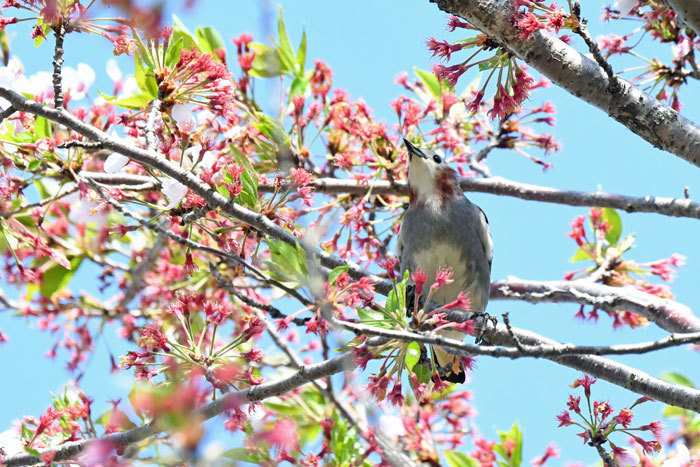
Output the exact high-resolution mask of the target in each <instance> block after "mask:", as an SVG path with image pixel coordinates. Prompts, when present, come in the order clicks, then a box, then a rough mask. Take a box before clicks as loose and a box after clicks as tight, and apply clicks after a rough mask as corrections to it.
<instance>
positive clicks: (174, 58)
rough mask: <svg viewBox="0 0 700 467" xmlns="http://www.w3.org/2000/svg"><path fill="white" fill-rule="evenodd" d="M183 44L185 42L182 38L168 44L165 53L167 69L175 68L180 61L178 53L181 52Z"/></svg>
mask: <svg viewBox="0 0 700 467" xmlns="http://www.w3.org/2000/svg"><path fill="white" fill-rule="evenodd" d="M184 44H185V40H184V39H183V38H182V36H180V37H178V38H177V39H175V40H171V41H170V42H169V43H168V48H167V49H166V51H165V66H166V67H167V68H169V69H171V70H172V69H173V68H175V65H177V62H179V61H180V52H181V51H182V49H183V47H184Z"/></svg>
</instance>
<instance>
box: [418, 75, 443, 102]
mask: <svg viewBox="0 0 700 467" xmlns="http://www.w3.org/2000/svg"><path fill="white" fill-rule="evenodd" d="M413 72H414V73H415V74H416V76H418V79H419V80H420V81H421V83H423V84H424V85H425V87H426V88H428V91H430V94H432V95H433V97H435V98H438V99H439V98H440V81H438V78H437V76H435V73H431V72H430V71H425V70H421V69H419V68H415V67H414V68H413Z"/></svg>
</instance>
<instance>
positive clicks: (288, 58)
mask: <svg viewBox="0 0 700 467" xmlns="http://www.w3.org/2000/svg"><path fill="white" fill-rule="evenodd" d="M277 11H278V12H279V18H278V19H277V34H279V38H280V45H279V48H278V50H279V52H280V59H281V60H282V61H283V62H285V63H286V64H287V66H288V68H289V69H290V71H292V70H296V69H297V62H296V57H295V56H294V50H293V49H292V43H291V41H290V40H289V35H288V34H287V28H286V27H285V26H284V17H283V16H282V5H279V7H278V8H277Z"/></svg>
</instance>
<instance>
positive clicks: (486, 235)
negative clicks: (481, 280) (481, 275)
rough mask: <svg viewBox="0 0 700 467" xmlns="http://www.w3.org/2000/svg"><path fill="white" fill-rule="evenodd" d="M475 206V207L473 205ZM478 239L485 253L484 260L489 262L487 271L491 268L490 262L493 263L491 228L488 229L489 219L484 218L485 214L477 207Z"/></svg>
mask: <svg viewBox="0 0 700 467" xmlns="http://www.w3.org/2000/svg"><path fill="white" fill-rule="evenodd" d="M474 206H476V205H474ZM476 207H477V208H479V220H480V224H481V225H480V226H479V227H480V228H479V237H480V240H481V245H482V246H483V247H484V253H486V259H488V260H489V269H490V268H491V262H492V261H493V240H492V239H491V228H490V227H489V219H488V218H487V217H486V213H484V210H483V209H481V208H480V207H479V206H476Z"/></svg>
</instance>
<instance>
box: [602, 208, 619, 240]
mask: <svg viewBox="0 0 700 467" xmlns="http://www.w3.org/2000/svg"><path fill="white" fill-rule="evenodd" d="M601 219H604V220H605V221H607V224H608V225H609V226H612V229H610V230H608V231H607V232H605V239H606V240H607V241H608V243H610V244H611V245H617V241H618V240H619V239H620V235H621V234H622V219H621V218H620V215H619V214H618V213H617V211H615V210H614V209H612V208H605V209H603V215H602V216H601Z"/></svg>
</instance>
